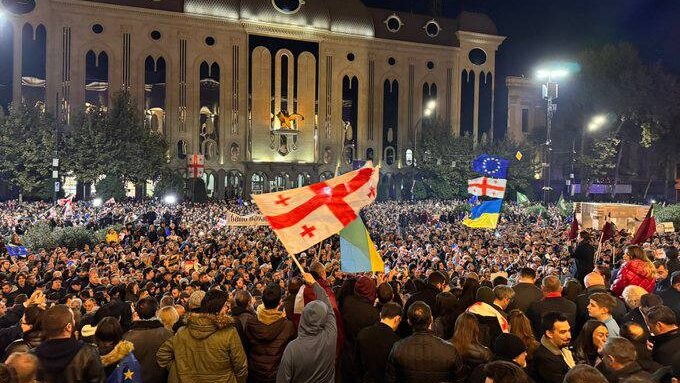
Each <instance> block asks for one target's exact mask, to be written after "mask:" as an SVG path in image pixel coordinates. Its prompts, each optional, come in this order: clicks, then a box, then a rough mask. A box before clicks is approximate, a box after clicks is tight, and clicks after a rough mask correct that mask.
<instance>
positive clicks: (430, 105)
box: [427, 100, 437, 109]
mask: <svg viewBox="0 0 680 383" xmlns="http://www.w3.org/2000/svg"><path fill="white" fill-rule="evenodd" d="M436 107H437V102H436V101H435V100H430V102H428V103H427V109H434V108H436Z"/></svg>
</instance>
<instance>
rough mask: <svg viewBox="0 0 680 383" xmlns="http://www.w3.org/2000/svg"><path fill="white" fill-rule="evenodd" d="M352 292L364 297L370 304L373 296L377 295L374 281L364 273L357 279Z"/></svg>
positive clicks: (373, 300)
mask: <svg viewBox="0 0 680 383" xmlns="http://www.w3.org/2000/svg"><path fill="white" fill-rule="evenodd" d="M354 294H356V295H358V296H360V297H362V298H364V299H366V300H367V301H368V302H369V303H370V304H373V302H375V298H376V297H377V295H378V294H377V289H376V287H375V283H374V282H373V280H371V278H369V277H367V276H365V275H364V276H361V277H359V279H357V282H356V284H355V285H354Z"/></svg>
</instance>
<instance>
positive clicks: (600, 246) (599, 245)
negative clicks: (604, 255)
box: [595, 229, 604, 263]
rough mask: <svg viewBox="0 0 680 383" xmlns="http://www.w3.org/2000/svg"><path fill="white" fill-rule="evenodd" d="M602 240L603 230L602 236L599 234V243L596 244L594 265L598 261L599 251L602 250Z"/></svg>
mask: <svg viewBox="0 0 680 383" xmlns="http://www.w3.org/2000/svg"><path fill="white" fill-rule="evenodd" d="M603 239H604V229H603V230H602V234H600V242H598V244H597V253H596V254H595V263H597V261H598V260H599V259H600V249H601V248H602V240H603Z"/></svg>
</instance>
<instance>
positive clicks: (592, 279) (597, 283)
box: [574, 272, 628, 334]
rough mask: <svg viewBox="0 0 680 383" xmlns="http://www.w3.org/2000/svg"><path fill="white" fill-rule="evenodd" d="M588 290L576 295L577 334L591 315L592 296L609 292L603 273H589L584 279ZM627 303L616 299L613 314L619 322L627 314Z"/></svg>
mask: <svg viewBox="0 0 680 383" xmlns="http://www.w3.org/2000/svg"><path fill="white" fill-rule="evenodd" d="M583 281H584V283H585V286H586V290H585V291H584V292H583V294H581V295H579V296H578V297H576V328H575V332H574V333H575V334H577V333H579V332H580V331H581V327H583V324H584V323H586V321H587V320H588V319H590V317H589V316H588V304H589V303H590V296H591V295H593V294H595V293H608V292H609V290H607V287H606V286H605V280H604V277H603V276H602V274H600V273H598V272H592V273H588V274H587V275H586V276H585V278H584V279H583ZM627 311H628V310H627V309H626V304H625V303H623V301H622V300H620V299H618V298H617V299H616V307H615V308H614V310H612V313H611V314H612V316H613V317H614V319H615V320H616V321H617V322H619V323H624V322H623V317H624V316H625V315H626V312H627Z"/></svg>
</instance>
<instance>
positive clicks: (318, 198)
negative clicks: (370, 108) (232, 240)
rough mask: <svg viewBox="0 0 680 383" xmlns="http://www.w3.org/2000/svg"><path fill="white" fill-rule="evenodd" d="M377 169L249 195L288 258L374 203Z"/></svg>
mask: <svg viewBox="0 0 680 383" xmlns="http://www.w3.org/2000/svg"><path fill="white" fill-rule="evenodd" d="M379 177H380V168H378V167H375V168H374V167H373V164H372V163H371V162H368V163H366V166H364V167H363V168H361V169H358V170H355V171H352V172H349V173H345V174H343V175H341V176H338V177H335V178H332V179H330V180H327V181H323V182H319V183H316V184H312V185H309V186H305V187H301V188H297V189H291V190H286V191H282V192H275V193H268V194H259V195H257V194H253V195H252V198H253V200H254V201H255V204H257V206H258V207H259V208H260V211H261V212H262V214H263V215H264V216H265V218H266V219H267V221H268V222H269V226H270V227H271V228H272V229H273V230H274V231H275V232H276V235H278V236H279V239H281V242H282V243H283V246H285V248H286V250H288V252H289V253H290V254H297V253H299V252H301V251H304V250H306V249H308V248H310V247H312V246H314V245H315V244H317V243H319V242H321V241H323V240H324V239H326V238H328V237H330V236H331V235H333V234H337V233H339V232H340V230H342V229H343V228H344V227H345V226H347V225H349V224H350V223H351V222H352V221H354V220H355V219H356V218H357V215H358V214H359V210H360V209H361V208H362V207H364V206H366V205H369V204H370V203H371V202H373V201H374V200H375V197H376V193H377V190H378V178H379Z"/></svg>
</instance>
